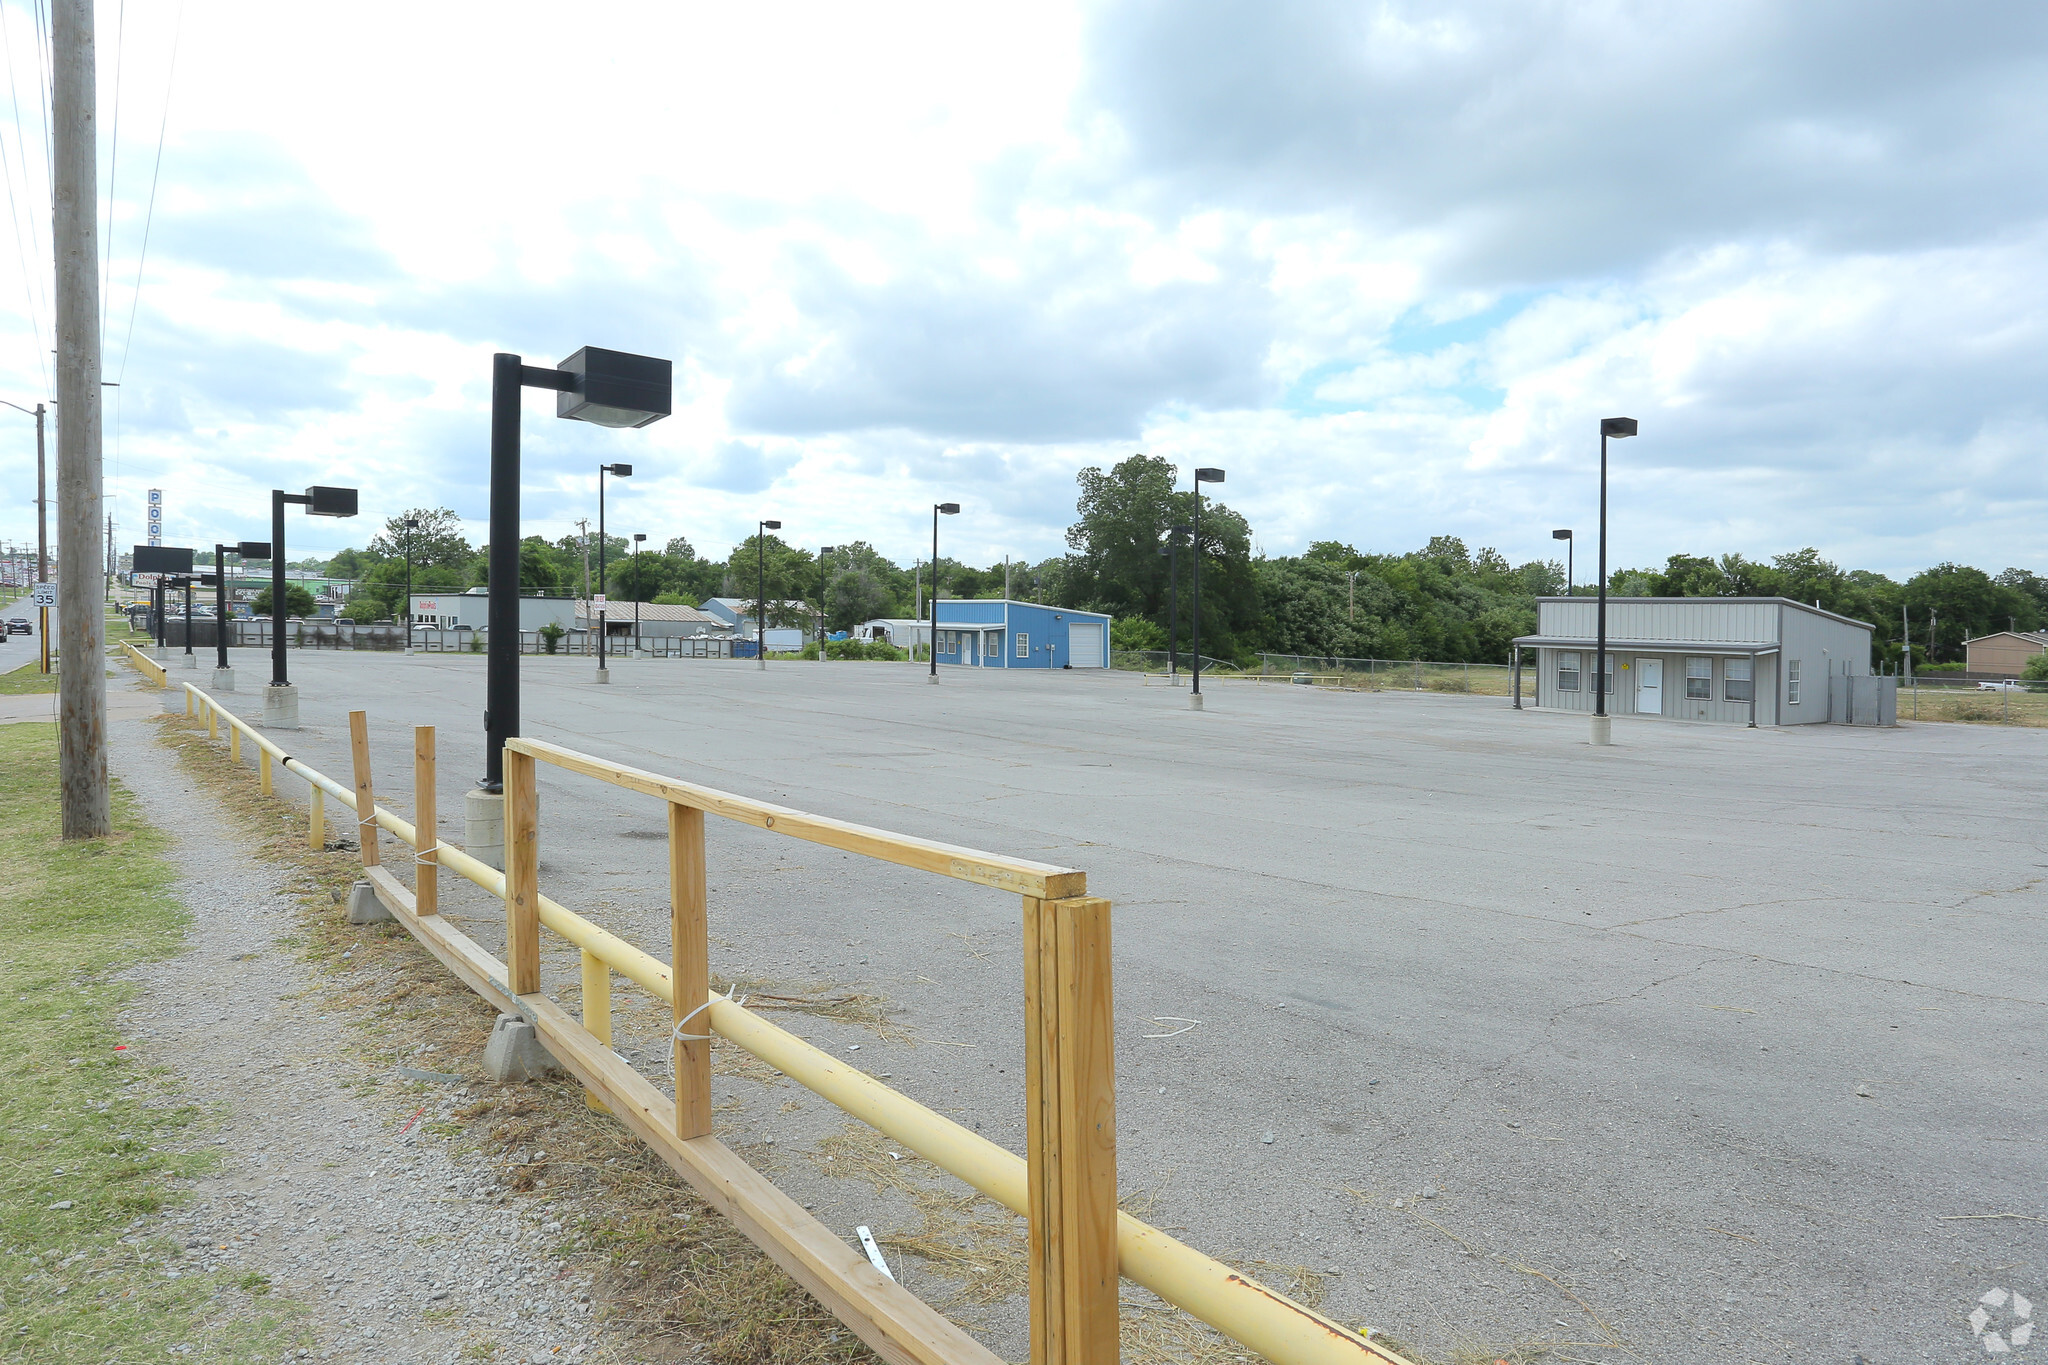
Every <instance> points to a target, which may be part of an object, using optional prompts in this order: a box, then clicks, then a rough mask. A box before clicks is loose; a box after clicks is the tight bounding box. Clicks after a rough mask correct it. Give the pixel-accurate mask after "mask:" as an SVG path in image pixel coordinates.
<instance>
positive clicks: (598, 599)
mask: <svg viewBox="0 0 2048 1365" xmlns="http://www.w3.org/2000/svg"><path fill="white" fill-rule="evenodd" d="M607 474H609V475H611V476H612V477H613V478H615V479H630V478H631V477H633V466H631V465H629V464H601V465H599V466H598V467H597V591H596V592H594V593H592V594H591V595H590V596H591V601H590V602H589V603H587V604H586V605H588V606H590V607H593V608H595V609H596V611H597V680H598V681H599V682H610V681H611V680H612V675H611V672H610V670H609V669H608V668H607V667H606V665H605V641H604V635H605V624H604V620H605V607H606V606H607V605H608V603H607V600H606V597H607V595H606V593H605V582H604V476H605V475H607Z"/></svg>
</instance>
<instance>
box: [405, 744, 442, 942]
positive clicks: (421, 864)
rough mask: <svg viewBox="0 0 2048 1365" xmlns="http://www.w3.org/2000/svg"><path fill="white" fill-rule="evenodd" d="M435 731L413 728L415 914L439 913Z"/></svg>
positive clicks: (438, 837)
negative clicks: (435, 803) (435, 802)
mask: <svg viewBox="0 0 2048 1365" xmlns="http://www.w3.org/2000/svg"><path fill="white" fill-rule="evenodd" d="M434 782H435V776H434V727H433V726H431V725H415V726H414V727H413V728H412V831H413V844H414V848H413V855H412V903H413V910H414V911H415V913H417V914H422V915H432V914H436V913H438V912H439V911H440V909H441V834H440V828H441V826H440V824H439V821H440V813H439V811H437V810H436V809H435V805H434Z"/></svg>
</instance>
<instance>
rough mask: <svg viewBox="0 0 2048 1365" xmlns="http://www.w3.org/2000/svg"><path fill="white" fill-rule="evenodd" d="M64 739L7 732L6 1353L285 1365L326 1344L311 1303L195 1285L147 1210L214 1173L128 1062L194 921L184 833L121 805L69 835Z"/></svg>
mask: <svg viewBox="0 0 2048 1365" xmlns="http://www.w3.org/2000/svg"><path fill="white" fill-rule="evenodd" d="M56 770H57V733H56V731H55V729H54V728H53V727H50V726H47V725H7V726H0V809H5V810H6V811H7V820H6V821H5V823H4V824H0V942H4V943H5V945H6V946H5V948H4V949H0V1059H4V1061H0V1066H4V1067H5V1069H4V1071H0V1131H5V1132H6V1133H8V1134H9V1154H8V1157H9V1159H8V1162H7V1164H6V1167H5V1169H4V1173H0V1293H4V1298H0V1323H4V1324H5V1326H4V1328H0V1353H4V1355H5V1357H6V1358H7V1359H8V1360H13V1361H24V1362H46V1361H47V1362H57V1361H80V1360H90V1361H94V1362H131V1361H135V1362H139V1361H144V1360H148V1361H161V1360H162V1359H164V1357H165V1355H166V1352H167V1351H168V1350H170V1349H171V1348H173V1347H181V1346H182V1347H185V1348H186V1350H187V1351H189V1353H190V1354H191V1355H193V1356H194V1357H195V1358H201V1359H207V1360H223V1361H242V1360H275V1359H277V1357H278V1355H279V1354H280V1353H281V1352H282V1351H283V1350H284V1349H286V1348H287V1347H296V1346H300V1345H306V1344H309V1343H307V1342H305V1341H303V1340H302V1339H301V1338H300V1336H299V1334H298V1330H297V1327H296V1322H297V1319H298V1311H297V1309H296V1308H295V1307H294V1306H293V1305H290V1304H288V1303H279V1302H276V1301H270V1300H266V1301H265V1302H263V1303H262V1304H260V1305H259V1304H257V1303H256V1302H255V1298H254V1296H253V1295H251V1294H248V1293H246V1292H244V1291H242V1290H241V1289H239V1288H238V1287H237V1285H236V1283H235V1281H234V1279H233V1277H231V1276H230V1275H229V1274H227V1273H226V1272H221V1273H217V1274H215V1273H200V1272H193V1273H185V1272H183V1271H181V1270H180V1269H179V1267H178V1260H179V1258H180V1253H181V1250H182V1247H181V1245H180V1244H179V1242H178V1241H176V1240H175V1239H172V1238H167V1237H162V1236H158V1235H155V1234H154V1233H153V1232H152V1231H151V1229H152V1228H153V1227H154V1226H156V1224H155V1223H154V1220H153V1219H152V1218H151V1217H150V1216H151V1215H153V1214H156V1213H158V1212H160V1211H161V1210H162V1209H163V1208H164V1207H166V1206H167V1205H169V1204H172V1203H175V1202H176V1201H177V1200H178V1198H179V1197H180V1196H179V1194H178V1189H179V1186H180V1184H181V1183H182V1182H183V1181H185V1180H187V1179H190V1178H191V1177H193V1176H196V1175H199V1174H201V1173H202V1172H204V1171H205V1170H206V1169H208V1168H209V1167H210V1166H211V1165H212V1158H211V1157H210V1156H207V1155H203V1154H201V1153H199V1152H194V1151H188V1150H185V1149H186V1147H187V1146H188V1145H189V1144H190V1139H191V1132H190V1130H191V1129H192V1127H193V1125H194V1124H195V1123H196V1121H197V1120H198V1119H199V1117H200V1115H199V1114H198V1112H197V1111H196V1110H194V1109H193V1108H192V1107H191V1106H189V1105H184V1104H180V1103H178V1102H177V1100H176V1098H175V1094H174V1090H173V1083H172V1080H171V1078H170V1077H168V1076H167V1075H163V1074H160V1073H158V1072H152V1071H145V1070H143V1069H142V1068H141V1067H140V1066H139V1065H138V1064H137V1063H135V1062H132V1061H128V1060H125V1057H126V1054H125V1053H118V1052H116V1051H115V1050H114V1049H115V1048H116V1047H117V1046H119V1045H120V1043H121V1037H120V1034H119V1032H118V1030H117V1027H116V1023H117V1019H118V1016H119V1013H120V1010H121V1008H122V1006H123V1005H124V1004H125V1003H126V1002H127V1001H128V1000H129V999H130V997H132V996H133V995H134V993H135V987H134V986H133V985H132V984H129V983H126V982H119V981H115V980H112V979H111V975H112V973H114V972H116V971H118V970H119V969H121V968H123V967H127V966H129V965H131V964H133V963H135V962H137V961H151V960H161V959H163V958H165V957H168V956H170V955H172V954H173V953H175V952H176V951H177V949H178V945H179V943H180V941H181V939H182V934H183V928H184V924H185V914H184V911H183V909H182V908H181V907H180V906H179V905H178V903H177V902H176V901H175V900H173V899H172V897H171V895H170V886H171V882H172V877H173V873H172V871H171V868H170V865H169V864H168V863H167V862H166V861H165V859H164V856H163V855H164V850H165V847H166V845H167V840H166V838H165V836H164V835H163V834H161V833H160V832H158V831H156V830H154V829H151V828H150V827H148V826H147V825H145V824H144V823H143V822H142V819H141V817H140V815H139V813H138V811H137V810H136V806H135V802H134V800H133V799H132V798H131V797H129V796H128V794H127V793H125V792H123V791H121V790H120V789H119V788H118V787H117V788H116V790H115V793H114V826H115V833H114V834H113V835H112V836H111V837H109V838H106V839H97V840H80V841H75V842H72V843H64V842H61V841H60V839H59V837H58V834H59V822H58V806H57V782H56Z"/></svg>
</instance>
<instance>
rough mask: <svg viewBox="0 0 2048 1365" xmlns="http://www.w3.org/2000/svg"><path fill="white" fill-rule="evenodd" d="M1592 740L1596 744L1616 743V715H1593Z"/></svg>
mask: <svg viewBox="0 0 2048 1365" xmlns="http://www.w3.org/2000/svg"><path fill="white" fill-rule="evenodd" d="M1590 742H1591V743H1593V744H1594V745H1602V744H1612V743H1614V717H1612V716H1594V717H1593V734H1592V737H1591V741H1590Z"/></svg>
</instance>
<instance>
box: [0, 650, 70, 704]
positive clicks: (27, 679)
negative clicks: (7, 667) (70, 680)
mask: <svg viewBox="0 0 2048 1365" xmlns="http://www.w3.org/2000/svg"><path fill="white" fill-rule="evenodd" d="M19 662H20V661H19V660H12V659H7V658H0V664H6V663H19ZM56 690H57V674H56V671H55V670H54V669H53V670H52V671H50V672H48V673H43V672H40V671H38V670H37V669H36V668H35V667H34V666H33V665H31V666H29V667H27V668H16V669H15V670H14V671H13V672H10V673H0V697H32V696H36V695H39V694H41V693H45V692H55V691H56Z"/></svg>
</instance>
